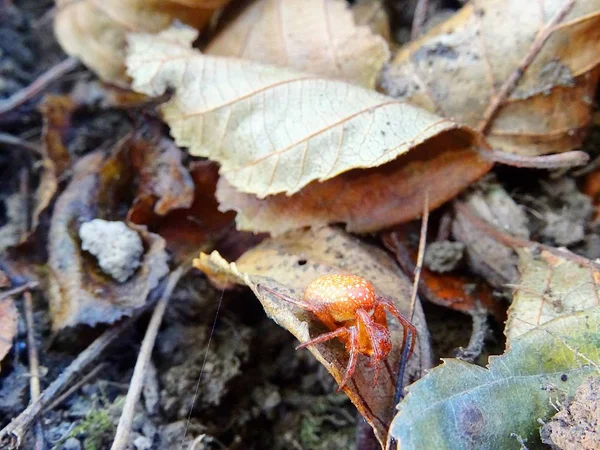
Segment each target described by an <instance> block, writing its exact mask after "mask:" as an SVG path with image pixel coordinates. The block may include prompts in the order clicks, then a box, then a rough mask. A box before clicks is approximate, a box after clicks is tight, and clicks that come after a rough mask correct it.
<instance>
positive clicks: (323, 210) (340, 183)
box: [217, 138, 491, 234]
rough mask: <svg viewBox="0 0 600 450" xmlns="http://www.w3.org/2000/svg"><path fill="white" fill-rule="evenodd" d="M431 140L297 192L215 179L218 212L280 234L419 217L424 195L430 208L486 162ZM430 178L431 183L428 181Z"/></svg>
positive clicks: (372, 227)
mask: <svg viewBox="0 0 600 450" xmlns="http://www.w3.org/2000/svg"><path fill="white" fill-rule="evenodd" d="M455 145H456V147H452V146H449V143H448V142H447V141H445V140H444V139H441V138H439V139H438V138H434V139H431V140H430V141H428V142H427V143H425V144H422V145H420V146H419V147H417V148H415V149H414V150H413V151H412V152H411V153H409V154H407V155H404V156H401V157H399V158H398V159H397V160H396V161H393V162H391V163H388V164H386V165H385V166H381V167H377V168H373V169H367V170H353V171H350V172H346V173H343V174H342V175H339V176H338V177H336V178H333V179H331V180H328V181H325V182H323V183H318V182H313V183H311V184H309V185H308V186H307V187H306V188H304V189H303V190H302V191H300V192H299V193H297V194H294V195H292V196H291V197H288V196H286V195H284V194H278V195H272V196H269V197H267V198H264V199H258V198H257V197H255V196H253V195H249V194H244V193H241V192H238V191H237V190H235V189H234V188H233V187H232V186H231V185H230V184H229V183H228V182H227V181H226V180H225V179H221V180H219V185H218V188H217V198H218V200H219V203H220V204H221V209H222V210H228V209H233V210H235V211H237V212H238V216H237V218H236V221H237V225H238V228H239V229H241V230H252V231H265V232H270V233H272V234H280V233H283V232H285V231H287V230H291V229H295V228H299V227H302V226H319V225H326V224H328V223H335V222H342V223H345V224H346V228H347V230H348V231H353V232H369V231H377V230H380V229H382V228H386V227H390V226H393V225H396V224H398V223H401V222H405V221H407V220H411V219H413V218H415V217H418V216H419V215H420V214H421V212H422V210H423V201H424V195H425V192H427V193H428V195H429V205H430V207H431V208H435V207H437V206H439V205H441V204H442V203H444V202H445V201H447V200H448V199H450V198H452V197H453V196H455V195H456V194H458V193H459V192H460V191H461V190H462V189H464V187H465V186H467V185H468V184H469V183H471V182H473V181H475V180H476V179H478V178H479V177H481V176H482V175H484V174H485V173H486V172H487V171H488V170H489V169H490V167H491V164H490V163H489V162H488V161H485V160H484V159H483V158H481V157H480V156H479V155H478V153H476V152H475V151H474V150H472V149H471V148H469V147H466V146H465V147H462V148H461V147H460V146H458V145H457V144H455ZM433 180H435V181H433Z"/></svg>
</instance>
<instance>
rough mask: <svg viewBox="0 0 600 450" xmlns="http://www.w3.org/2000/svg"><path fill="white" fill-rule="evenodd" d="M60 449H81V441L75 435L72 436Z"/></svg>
mask: <svg viewBox="0 0 600 450" xmlns="http://www.w3.org/2000/svg"><path fill="white" fill-rule="evenodd" d="M59 450H81V442H79V440H78V439H76V438H74V437H70V438H69V439H67V440H66V441H65V442H63V444H62V445H61V446H60V447H59Z"/></svg>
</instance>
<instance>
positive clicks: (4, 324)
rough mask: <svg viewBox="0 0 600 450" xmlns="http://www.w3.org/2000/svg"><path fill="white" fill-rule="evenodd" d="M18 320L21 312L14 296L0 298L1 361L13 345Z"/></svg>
mask: <svg viewBox="0 0 600 450" xmlns="http://www.w3.org/2000/svg"><path fill="white" fill-rule="evenodd" d="M18 320H19V312H18V311H17V307H16V305H15V301H14V300H13V299H12V297H8V298H5V299H4V300H0V362H1V361H2V360H3V359H4V357H5V356H6V355H7V354H8V352H9V351H10V349H11V347H12V344H13V339H14V338H15V336H16V334H17V322H18Z"/></svg>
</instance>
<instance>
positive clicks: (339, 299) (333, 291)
mask: <svg viewBox="0 0 600 450" xmlns="http://www.w3.org/2000/svg"><path fill="white" fill-rule="evenodd" d="M304 300H305V301H306V302H308V303H311V304H312V305H315V306H316V307H319V308H321V309H322V310H323V311H322V314H327V315H329V316H330V317H331V318H332V319H333V320H334V321H336V322H338V323H341V322H346V321H350V320H354V319H355V318H356V311H357V310H358V309H364V310H366V311H369V312H370V311H372V310H373V307H374V306H375V301H376V294H375V289H374V288H373V285H372V284H371V283H370V282H369V281H367V280H365V279H364V278H361V277H358V276H356V275H346V274H337V275H324V276H321V277H319V278H317V279H316V280H314V281H313V282H312V283H310V284H309V285H308V287H307V288H306V290H305V291H304ZM317 315H318V313H317Z"/></svg>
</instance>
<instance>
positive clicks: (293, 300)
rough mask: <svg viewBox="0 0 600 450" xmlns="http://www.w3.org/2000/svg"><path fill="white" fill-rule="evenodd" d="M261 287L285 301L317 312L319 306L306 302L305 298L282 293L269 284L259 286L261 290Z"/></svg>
mask: <svg viewBox="0 0 600 450" xmlns="http://www.w3.org/2000/svg"><path fill="white" fill-rule="evenodd" d="M261 289H262V290H265V291H267V292H268V293H269V294H272V295H274V296H275V297H277V298H279V299H281V300H283V301H286V302H288V303H291V304H293V305H296V306H299V307H300V308H302V309H306V310H308V311H311V312H315V311H316V309H317V308H315V306H314V305H311V304H310V303H308V302H305V301H304V300H300V299H297V298H294V297H290V296H289V295H287V294H282V293H281V292H277V291H276V290H274V289H271V288H270V287H267V286H263V285H262V284H261V285H259V286H258V290H261Z"/></svg>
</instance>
